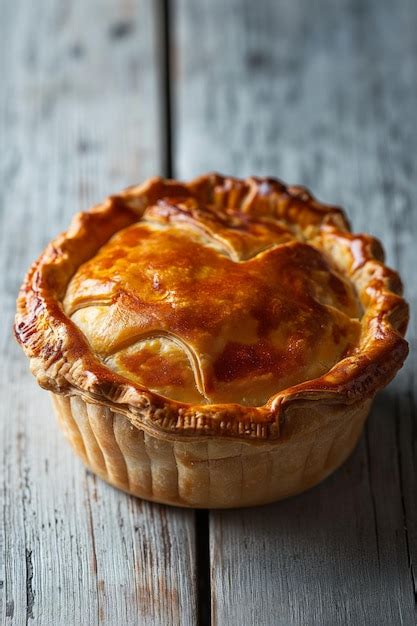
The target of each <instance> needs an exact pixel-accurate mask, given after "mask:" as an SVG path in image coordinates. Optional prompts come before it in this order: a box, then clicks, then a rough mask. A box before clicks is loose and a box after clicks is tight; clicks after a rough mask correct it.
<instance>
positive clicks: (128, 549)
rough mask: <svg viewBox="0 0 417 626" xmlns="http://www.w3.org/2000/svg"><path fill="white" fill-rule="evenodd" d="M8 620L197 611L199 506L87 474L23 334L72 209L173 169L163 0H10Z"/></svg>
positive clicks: (4, 289) (5, 74) (3, 122)
mask: <svg viewBox="0 0 417 626" xmlns="http://www.w3.org/2000/svg"><path fill="white" fill-rule="evenodd" d="M0 14H1V20H0V72H1V77H2V88H1V91H0V220H1V221H0V260H1V265H0V267H1V268H2V269H1V272H0V283H1V287H0V292H1V294H2V295H1V319H0V346H1V354H2V361H1V376H0V388H1V392H0V396H1V404H0V431H1V434H0V441H1V442H2V460H1V462H0V480H1V489H0V493H1V496H0V499H1V510H2V516H3V518H2V522H1V524H0V622H1V623H2V624H13V625H20V624H28V623H31V624H32V623H33V624H39V625H42V626H45V625H51V626H68V625H74V624H88V625H94V624H98V623H100V624H109V625H111V626H114V625H115V624H139V623H140V624H152V626H154V625H155V624H161V625H164V626H166V625H167V624H178V623H181V624H192V623H194V611H195V591H194V577H195V571H194V516H193V513H192V512H188V511H181V510H175V509H168V508H167V507H162V506H161V507H159V506H158V505H155V506H153V505H150V504H148V503H145V502H140V501H138V500H135V499H134V498H130V497H128V496H126V495H125V494H123V493H121V492H118V491H116V490H115V489H112V488H111V487H109V486H107V485H106V484H104V483H103V482H101V481H100V480H98V479H97V480H96V478H95V477H93V476H92V475H91V474H90V473H88V472H86V470H85V469H84V468H83V466H82V464H81V462H80V461H79V460H78V459H76V458H75V457H74V455H73V453H72V451H71V450H70V448H69V447H68V445H67V443H66V442H65V441H64V439H63V436H62V435H61V433H60V431H59V428H58V426H57V425H56V423H55V421H54V419H53V416H52V411H51V407H50V403H49V398H48V394H46V393H45V392H44V391H42V390H40V389H39V388H38V387H37V386H36V383H35V381H34V379H33V377H32V376H31V375H30V373H29V372H28V366H27V361H26V359H24V357H23V355H22V353H21V351H20V349H19V348H18V347H17V345H16V344H15V342H14V341H13V340H12V338H11V327H12V319H13V316H14V307H15V298H16V295H17V290H18V287H19V286H20V283H21V280H22V279H23V274H24V272H25V271H26V268H27V267H28V265H29V263H30V262H31V261H32V260H33V259H34V258H35V257H36V256H37V255H38V254H39V252H40V251H41V249H42V248H43V246H44V245H45V244H46V242H47V241H48V240H49V239H50V238H51V237H52V236H53V235H55V234H56V233H57V232H59V231H60V230H63V229H64V228H65V227H66V226H67V224H68V222H69V220H70V217H71V215H72V214H73V213H74V212H75V211H77V210H80V209H84V208H87V207H88V205H90V204H91V203H95V202H98V201H100V200H101V199H102V198H103V197H104V196H105V195H107V194H109V193H111V192H113V191H114V190H117V189H119V188H121V187H124V186H126V185H128V184H132V183H135V182H138V181H140V180H142V179H144V178H145V177H147V176H149V175H153V174H156V173H158V172H160V171H161V164H162V163H163V162H164V159H163V155H162V153H161V144H162V137H161V136H160V132H159V128H160V115H161V114H160V111H159V107H158V103H159V102H160V91H159V84H158V81H159V79H158V71H157V68H156V60H157V57H158V56H159V53H158V50H157V32H158V31H157V27H158V24H157V23H156V15H155V4H154V3H153V2H151V1H150V0H131V1H129V0H126V1H123V2H122V1H120V2H114V1H113V0H90V1H89V2H85V1H84V0H74V1H73V2H58V0H50V1H49V2H36V3H30V2H29V3H28V2H24V1H23V0H16V1H15V2H7V1H6V0H1V1H0Z"/></svg>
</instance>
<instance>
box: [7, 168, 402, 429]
mask: <svg viewBox="0 0 417 626" xmlns="http://www.w3.org/2000/svg"><path fill="white" fill-rule="evenodd" d="M184 193H186V194H187V193H188V194H195V195H198V196H199V197H200V198H205V199H210V201H211V202H214V203H215V204H217V205H218V206H221V207H222V208H224V207H228V208H229V209H232V210H233V207H238V208H239V210H240V211H241V212H243V213H249V214H251V213H254V214H256V215H258V214H262V215H266V214H267V215H274V217H275V218H277V219H279V220H283V221H286V223H287V224H290V225H291V227H292V228H293V229H294V230H296V231H297V232H298V236H299V237H300V238H302V239H303V240H307V241H308V242H309V243H311V244H312V245H315V246H316V247H318V248H320V249H321V250H322V251H323V253H324V254H325V255H327V256H328V257H330V258H331V260H332V262H333V264H334V265H335V266H336V267H337V269H338V270H339V271H340V272H342V273H343V274H344V275H346V276H347V277H348V278H349V279H350V280H351V281H352V282H353V283H354V285H355V286H356V288H357V291H358V294H359V297H360V300H361V303H362V306H363V309H364V314H363V317H362V326H363V333H362V340H361V344H360V347H359V350H358V351H357V353H355V354H353V355H352V356H350V357H347V358H345V359H343V360H341V361H340V362H339V363H337V364H336V365H335V366H334V367H333V368H332V369H331V370H330V371H329V372H327V373H326V374H325V375H323V376H321V377H320V378H317V379H314V380H310V381H306V382H304V383H301V384H299V385H296V386H294V387H290V388H288V389H285V390H282V391H280V392H279V393H277V394H275V395H274V396H272V397H271V398H270V399H269V400H268V402H267V403H266V404H265V405H264V406H261V407H246V406H241V405H238V404H209V405H190V404H185V403H180V402H176V401H172V400H169V399H167V398H164V397H162V396H160V395H158V394H156V393H154V392H151V391H149V390H147V389H144V388H142V387H140V386H139V385H137V384H135V383H133V382H131V381H128V380H127V379H125V378H123V377H122V376H119V375H117V374H115V373H114V372H110V371H109V370H108V369H107V368H106V367H105V366H104V365H103V364H102V363H101V362H100V361H99V360H98V359H97V358H96V357H95V356H94V354H93V353H92V352H91V350H90V347H89V345H88V343H87V341H86V340H85V338H84V336H83V335H82V333H81V331H79V329H78V328H77V327H76V326H75V325H74V324H73V322H72V321H71V320H70V319H68V318H67V317H66V316H65V315H64V313H63V310H62V305H61V301H62V298H63V296H64V294H65V290H66V287H67V284H68V282H69V280H70V278H71V276H72V275H73V273H74V272H75V271H76V269H77V267H78V266H79V265H80V264H81V263H83V262H84V261H85V260H87V259H88V258H90V257H91V256H93V255H94V254H95V252H96V251H97V249H98V248H99V247H100V246H101V245H103V243H105V242H106V241H107V240H108V239H109V238H110V236H111V235H112V234H114V233H115V232H117V231H118V230H120V229H121V228H124V227H126V226H128V225H129V224H132V223H134V222H135V221H137V220H139V219H140V216H141V214H142V212H143V210H144V209H145V208H146V206H147V205H149V204H151V203H153V202H155V200H156V199H158V198H160V197H163V196H167V195H168V196H171V197H172V196H173V195H174V196H175V195H181V194H184ZM382 259H383V252H382V248H381V246H380V244H379V242H378V241H377V240H376V239H374V238H372V237H370V236H368V235H354V234H352V233H351V232H350V230H349V225H348V222H347V220H346V218H345V216H344V213H343V211H342V210H341V209H340V208H338V207H332V206H327V205H324V204H322V203H320V202H318V201H317V200H316V199H315V198H314V197H313V196H312V195H311V194H310V193H309V192H308V191H307V190H306V189H304V188H302V187H294V186H293V187H286V186H285V185H284V184H283V183H281V182H280V181H278V180H276V179H272V178H254V177H252V178H248V179H245V180H239V179H236V178H232V177H223V176H220V175H218V174H207V175H204V176H201V177H199V178H196V179H194V180H193V181H191V182H189V183H178V182H177V181H173V180H165V179H162V178H153V179H150V180H148V181H147V182H145V183H144V184H143V185H140V186H138V187H131V188H128V189H126V190H125V191H123V192H121V193H120V194H119V195H116V196H111V197H110V198H108V199H107V200H106V201H105V202H104V203H103V204H101V205H98V206H96V207H93V208H92V209H90V210H89V211H87V212H85V213H79V214H77V215H76V216H75V217H74V219H73V221H72V224H71V226H70V228H69V230H68V231H67V232H66V233H63V234H61V235H60V236H58V237H57V238H55V239H54V240H53V241H52V242H51V243H50V244H49V245H48V246H47V248H46V249H45V251H44V252H43V253H42V254H41V256H40V257H39V259H38V260H37V261H36V262H35V263H34V264H33V265H32V267H31V268H30V270H29V271H28V273H27V275H26V278H25V281H24V283H23V285H22V287H21V290H20V293H19V297H18V301H17V314H16V319H15V335H16V337H17V340H18V341H19V343H20V344H21V345H22V347H23V349H24V350H25V352H26V354H27V355H28V357H29V359H30V365H31V370H32V372H33V373H34V375H35V376H36V378H37V380H38V382H39V384H40V385H41V386H42V387H44V388H46V389H49V390H50V391H53V392H54V393H58V394H59V393H60V394H64V395H75V396H80V397H82V398H84V399H86V400H89V401H91V402H94V403H99V404H103V405H106V406H108V407H111V408H112V410H115V411H119V412H122V413H123V414H124V415H126V416H127V417H128V418H129V420H130V421H131V423H132V424H133V425H135V426H137V427H141V428H144V429H146V430H147V431H148V432H157V433H160V434H161V435H162V434H164V436H165V437H174V438H178V437H179V438H183V437H195V436H201V435H205V436H207V437H228V438H237V439H242V438H243V439H248V440H252V441H256V440H273V439H277V438H279V437H282V434H283V430H284V431H285V428H284V429H283V425H284V424H285V421H286V414H287V413H288V410H289V408H290V407H291V406H292V405H293V404H294V403H297V404H300V403H302V404H303V405H305V403H306V402H307V403H314V404H315V403H317V402H320V403H324V404H334V405H340V404H346V405H348V404H356V403H358V402H361V401H363V402H365V401H366V400H367V399H369V398H372V397H373V395H374V394H375V392H376V391H377V390H378V389H380V388H382V387H384V386H385V385H386V384H387V383H388V382H389V381H390V380H391V379H392V378H393V376H394V375H395V373H396V372H397V371H398V369H399V368H400V367H401V366H402V363H403V361H404V359H405V358H406V356H407V353H408V344H407V342H406V341H405V340H404V338H403V335H404V333H405V330H406V326H407V322H408V306H407V304H406V302H405V300H404V299H403V298H402V296H401V293H402V285H401V281H400V279H399V276H398V274H397V273H396V272H394V271H393V270H391V269H389V268H388V267H386V266H385V265H384V263H383V260H382ZM306 419H308V416H307V417H306Z"/></svg>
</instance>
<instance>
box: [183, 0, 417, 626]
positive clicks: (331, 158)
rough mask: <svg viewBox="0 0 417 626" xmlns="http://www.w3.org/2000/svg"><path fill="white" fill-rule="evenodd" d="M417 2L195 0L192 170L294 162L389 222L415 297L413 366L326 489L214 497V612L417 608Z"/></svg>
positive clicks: (381, 228) (231, 621) (188, 79)
mask: <svg viewBox="0 0 417 626" xmlns="http://www.w3.org/2000/svg"><path fill="white" fill-rule="evenodd" d="M416 30H417V5H416V3H415V2H413V1H412V0H400V1H398V2H395V3H392V2H390V1H389V0H366V1H363V2H355V1H354V0H343V1H342V2H333V1H332V0H317V2H304V1H303V0H293V1H292V2H277V1H276V0H266V1H264V2H252V1H251V0H230V1H229V2H223V1H222V0H212V1H211V2H196V1H195V0H177V2H176V11H175V28H174V35H175V40H176V41H175V44H176V45H175V46H174V50H175V57H174V59H173V68H174V71H175V77H176V81H175V83H174V105H175V106H174V110H175V117H174V124H173V128H174V130H175V142H174V145H175V159H174V164H175V173H176V174H177V175H179V176H180V177H184V178H187V177H190V176H193V175H195V174H197V173H201V172H204V171H207V170H213V169H215V170H218V171H221V172H223V173H231V174H236V175H242V176H244V175H247V174H269V175H278V176H280V177H282V178H283V179H284V180H286V181H287V182H292V183H301V184H305V185H307V186H310V187H311V188H312V190H313V191H314V193H315V194H316V195H317V196H318V197H319V198H320V199H322V200H324V201H328V202H335V203H340V204H341V205H342V206H345V207H346V209H347V210H348V213H349V215H350V217H351V219H352V222H353V225H354V228H355V229H356V230H366V231H370V232H372V233H373V234H375V235H377V236H379V237H380V238H381V239H383V241H384V243H385V247H386V249H387V253H388V260H389V262H390V263H391V264H392V265H394V266H396V267H397V268H398V269H399V270H400V271H401V273H402V275H403V278H404V280H405V283H406V288H407V295H408V298H409V300H410V301H411V304H412V309H411V311H412V320H411V324H410V332H409V339H410V342H411V345H412V351H411V355H410V358H409V360H408V363H407V366H406V367H405V369H404V370H403V371H402V372H401V374H400V375H399V376H398V378H397V379H396V380H395V382H393V383H392V384H391V385H390V387H389V388H388V389H387V390H386V391H385V392H384V393H382V394H381V395H380V396H379V397H378V398H377V400H376V403H375V407H374V410H373V413H372V416H371V418H370V420H369V424H368V426H367V432H366V435H365V436H364V437H363V438H362V440H361V442H360V445H359V447H358V449H357V451H356V452H355V454H354V455H353V457H352V458H351V459H350V460H349V461H348V462H347V463H346V464H345V465H344V466H343V468H342V469H341V470H340V471H338V472H337V473H336V474H335V475H334V476H332V477H331V478H329V479H328V480H327V481H326V482H325V483H324V484H322V485H321V486H319V487H318V488H316V489H314V490H313V491H311V492H310V493H307V494H304V495H301V496H299V497H297V498H294V499H292V500H289V501H288V502H282V503H278V504H275V505H271V506H268V507H264V508H261V509H257V510H242V511H235V512H213V513H212V514H211V518H210V520H211V522H210V533H211V537H210V545H211V559H212V563H211V585H212V589H211V591H212V618H213V623H214V624H219V625H223V624H228V626H234V625H236V626H238V625H239V626H240V625H241V624H245V626H246V625H250V624H256V625H268V626H269V625H274V626H275V625H281V626H289V625H290V624H297V625H306V624H320V625H323V624H326V625H327V624H328V625H331V626H335V625H336V624H375V625H379V626H382V625H392V624H407V625H408V624H415V623H416V620H417V615H416V610H415V606H416V580H415V563H416V561H417V541H416V539H417V536H416V528H417V500H416V493H417V485H416V447H415V432H416V430H415V429H416V408H415V407H416V400H415V395H414V393H415V392H414V387H413V384H414V386H415V379H416V356H415V355H416V352H415V348H416V318H415V311H416V305H417V301H416V300H417V281H416V277H415V271H416V270H415V268H416V267H417V246H416V243H415V239H416V236H417V212H416V208H415V205H416V204H417V187H416V180H417V165H416V159H415V154H416V152H417V124H416V119H415V118H416V111H417V80H416V62H417V48H416V35H415V33H416Z"/></svg>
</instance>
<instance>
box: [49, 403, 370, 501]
mask: <svg viewBox="0 0 417 626" xmlns="http://www.w3.org/2000/svg"><path fill="white" fill-rule="evenodd" d="M51 396H52V401H53V405H54V409H55V413H56V415H57V417H58V419H59V422H60V424H61V427H62V429H63V431H64V433H65V436H66V437H67V439H68V440H69V442H70V443H71V445H72V447H73V448H74V450H75V452H76V453H77V454H78V455H79V456H80V457H81V458H82V460H83V461H84V463H85V465H87V466H88V467H89V468H90V469H91V470H92V471H93V472H94V473H95V474H97V475H98V476H99V477H100V478H102V479H103V480H105V481H106V482H108V483H110V484H111V485H113V486H114V487H117V488H118V489H121V490H123V491H126V492H128V493H130V494H132V495H134V496H137V497H139V498H143V499H145V500H151V501H155V502H160V503H164V504H170V505H174V506H182V507H195V508H236V507H246V506H255V505H260V504H266V503H268V502H274V501H276V500H281V499H283V498H287V497H289V496H292V495H295V494H297V493H300V492H302V491H304V490H306V489H309V488H310V487H313V486H314V485H316V484H317V483H319V482H320V481H322V480H323V479H324V478H326V477H327V476H328V475H329V474H331V473H332V472H333V471H334V470H335V469H336V468H338V467H339V466H340V465H341V464H342V463H343V462H344V461H345V460H346V459H347V457H348V456H349V455H350V454H351V452H352V450H353V449H354V447H355V446H356V444H357V442H358V439H359V437H360V435H361V432H362V429H363V426H364V422H365V420H366V417H367V415H368V413H369V410H370V406H371V402H372V400H371V399H369V400H366V401H361V402H359V403H356V404H351V405H346V404H328V405H323V404H319V405H318V406H317V408H315V407H314V406H312V404H311V403H309V406H307V405H306V404H303V403H302V402H301V403H300V404H298V405H297V404H295V405H294V406H291V407H290V408H289V410H288V411H287V415H286V421H285V423H284V424H283V427H282V436H280V438H279V439H278V440H276V441H236V440H234V441H233V440H231V439H229V438H225V437H224V438H220V437H219V438H213V437H207V438H202V437H201V435H200V436H199V438H198V440H197V439H196V438H193V437H189V438H185V437H182V438H181V439H180V438H175V437H173V436H167V435H166V434H165V433H161V432H149V431H148V430H142V429H139V428H137V427H136V426H134V425H133V424H132V423H131V422H130V420H129V419H128V418H127V417H126V416H125V415H123V414H121V413H117V412H114V411H112V410H111V409H110V408H108V407H106V406H103V405H102V404H96V403H92V402H91V401H90V402H87V401H85V400H84V399H83V398H82V397H81V396H79V395H72V396H64V395H58V394H54V393H52V394H51Z"/></svg>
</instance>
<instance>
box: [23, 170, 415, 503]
mask: <svg viewBox="0 0 417 626" xmlns="http://www.w3.org/2000/svg"><path fill="white" fill-rule="evenodd" d="M195 289H197V294H195V293H194V291H193V290H195ZM229 294H230V297H229ZM407 323H408V306H407V303H406V302H405V300H404V299H403V297H402V284H401V280H400V278H399V276H398V274H397V273H396V272H395V271H393V270H391V269H389V268H388V267H387V266H386V265H385V264H384V256H383V250H382V247H381V245H380V244H379V242H378V241H377V240H375V239H374V238H372V237H370V236H369V235H358V234H354V233H351V231H350V228H349V224H348V222H347V220H346V218H345V216H344V213H343V211H342V210H341V209H339V208H337V207H332V206H327V205H323V204H321V203H319V202H318V201H317V200H316V199H315V198H314V197H313V196H312V195H311V194H310V193H309V192H308V191H307V190H305V189H304V188H301V187H287V186H285V185H284V184H283V183H281V182H280V181H278V180H276V179H272V178H256V177H251V178H248V179H246V180H239V179H236V178H231V177H223V176H220V175H218V174H207V175H205V176H201V177H199V178H197V179H195V180H193V181H191V182H189V183H180V182H178V181H174V180H164V179H159V178H155V179H150V180H149V181H147V182H145V183H144V184H143V185H141V186H139V187H132V188H129V189H127V190H125V191H122V192H121V193H120V194H118V195H116V196H112V197H110V198H108V199H107V200H106V201H105V202H104V203H103V204H101V205H98V206H96V207H93V208H92V209H90V211H88V212H86V213H81V214H78V215H77V216H76V217H75V218H74V220H73V222H72V224H71V226H70V228H69V230H68V231H67V232H66V233H63V234H62V235H59V236H58V237H57V238H56V239H54V240H53V241H52V242H51V243H50V244H49V245H48V247H47V248H46V250H45V251H44V252H43V253H42V255H41V256H40V257H39V259H38V260H37V261H36V262H35V263H34V264H33V265H32V267H31V268H30V269H29V271H28V273H27V275H26V277H25V281H24V283H23V285H22V287H21V290H20V293H19V298H18V301H17V314H16V319H15V335H16V338H17V340H18V341H19V343H20V344H21V345H22V347H23V349H24V351H25V353H26V355H27V356H28V358H29V359H30V365H31V369H32V372H33V374H34V375H35V376H36V378H37V381H38V383H39V384H40V385H41V386H42V387H44V388H45V389H47V390H49V391H50V392H52V397H53V401H54V406H55V410H56V413H57V415H58V417H59V420H60V422H61V424H62V427H63V429H64V431H65V433H66V435H67V437H68V439H69V440H70V442H71V444H72V446H73V448H74V449H75V450H76V452H77V453H78V454H79V455H80V456H81V457H82V458H83V460H84V462H85V463H86V464H87V465H88V466H89V467H90V468H91V469H92V470H93V471H94V472H96V473H97V474H98V475H99V476H101V477H102V478H103V479H104V480H107V481H108V482H109V483H111V484H112V485H114V486H116V487H118V488H120V489H124V490H125V491H128V492H129V493H132V494H134V495H136V496H140V497H142V498H146V499H149V500H155V501H158V502H165V503H169V504H174V505H178V506H194V507H220V508H228V507H237V506H251V505H256V504H262V503H266V502H271V501H274V500H278V499H281V498H285V497H287V496H290V495H293V494H295V493H298V492H300V491H303V490H305V489H307V488H309V487H311V486H313V485H315V484H316V483H318V482H319V481H321V480H322V479H323V478H325V477H326V476H327V475H328V474H330V473H331V472H332V471H333V470H334V469H335V468H337V467H338V466H339V465H340V464H341V463H342V462H343V461H344V460H345V459H346V458H347V457H348V456H349V454H350V452H351V451H352V449H353V448H354V446H355V444H356V442H357V440H358V437H359V435H360V433H361V430H362V427H363V424H364V420H365V418H366V416H367V414H368V412H369V409H370V406H371V402H372V399H373V397H374V396H375V393H376V392H377V391H378V390H379V389H382V388H383V387H384V386H385V385H387V384H388V383H389V381H390V380H391V379H392V378H393V377H394V376H395V374H396V373H397V371H398V370H399V369H400V368H401V366H402V364H403V362H404V359H405V358H406V356H407V353H408V344H407V342H406V341H405V339H404V334H405V331H406V328H407Z"/></svg>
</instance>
